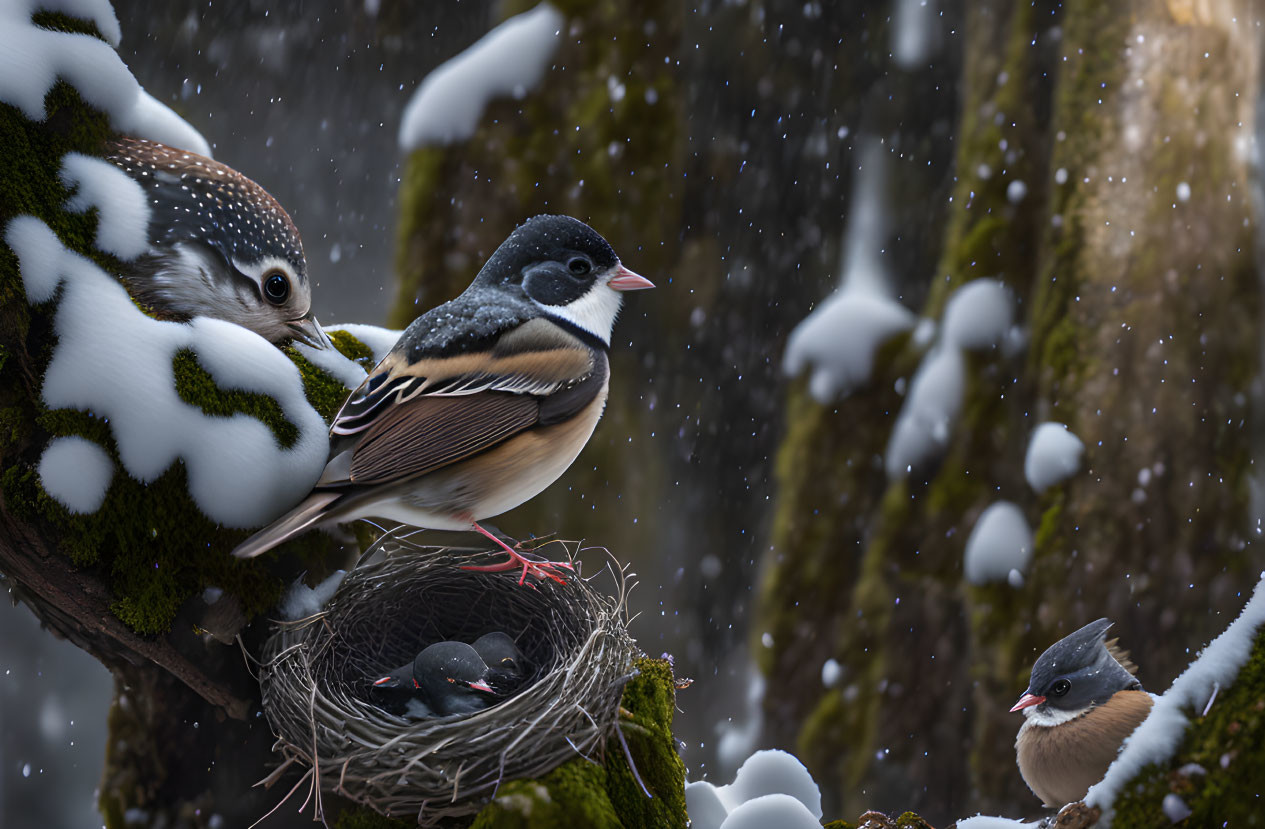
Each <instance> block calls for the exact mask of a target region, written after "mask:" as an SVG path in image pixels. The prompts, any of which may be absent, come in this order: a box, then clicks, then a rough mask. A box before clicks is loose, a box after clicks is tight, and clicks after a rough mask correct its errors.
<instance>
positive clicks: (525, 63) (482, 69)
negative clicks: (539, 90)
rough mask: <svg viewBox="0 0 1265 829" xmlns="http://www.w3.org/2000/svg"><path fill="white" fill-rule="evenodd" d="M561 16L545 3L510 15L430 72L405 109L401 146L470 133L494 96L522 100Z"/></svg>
mask: <svg viewBox="0 0 1265 829" xmlns="http://www.w3.org/2000/svg"><path fill="white" fill-rule="evenodd" d="M565 23H566V19H565V18H564V17H563V16H562V14H561V12H559V11H558V10H557V9H555V8H554V7H553V6H551V5H549V4H548V3H541V4H540V5H539V6H537V7H536V8H534V9H532V10H531V11H529V12H524V13H523V14H519V15H515V16H514V17H511V18H510V19H509V20H506V21H505V22H504V23H502V24H501V25H499V26H497V27H496V28H495V29H493V30H492V31H490V32H488V33H487V34H486V35H484V36H483V37H482V38H481V39H480V40H479V41H478V42H477V43H475V44H474V45H473V46H471V47H470V48H469V49H466V50H465V51H464V52H462V53H461V54H459V55H457V56H456V57H455V58H453V59H452V60H449V61H447V62H446V63H443V64H441V65H440V66H438V67H436V69H435V70H434V71H433V72H431V73H430V74H429V75H428V76H426V79H425V80H424V81H422V85H421V86H419V87H418V89H417V91H416V92H415V93H413V97H412V98H411V99H410V100H409V102H408V104H407V105H406V106H405V107H404V115H403V117H402V118H401V120H400V137H399V141H400V149H401V150H403V151H404V152H406V153H407V152H411V151H412V150H415V149H417V148H418V147H421V146H424V145H433V144H451V143H454V142H456V141H464V140H465V139H467V138H469V137H470V136H472V135H474V130H475V128H476V127H477V126H478V125H479V117H480V116H482V115H483V110H484V109H485V108H486V107H487V105H488V103H489V102H491V101H492V99H494V98H498V97H502V96H506V95H512V96H513V97H515V98H522V97H523V96H525V95H526V94H527V93H528V92H529V91H530V90H531V89H532V88H533V87H535V86H536V85H537V84H538V83H540V80H541V78H543V77H544V75H545V71H546V70H547V69H548V68H549V59H550V57H552V56H553V52H554V49H556V48H558V44H559V43H561V42H562V37H561V34H562V27H563V25H564V24H565Z"/></svg>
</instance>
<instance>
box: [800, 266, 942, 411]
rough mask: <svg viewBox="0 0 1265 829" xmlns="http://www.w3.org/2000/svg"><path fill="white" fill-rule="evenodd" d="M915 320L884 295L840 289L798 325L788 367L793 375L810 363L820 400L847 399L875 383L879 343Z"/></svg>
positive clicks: (812, 385) (815, 396)
mask: <svg viewBox="0 0 1265 829" xmlns="http://www.w3.org/2000/svg"><path fill="white" fill-rule="evenodd" d="M916 319H917V318H916V317H915V316H914V314H913V313H912V312H911V311H910V310H909V309H907V308H905V307H904V306H903V305H901V304H900V303H899V302H896V301H895V300H892V299H888V298H887V297H885V296H882V295H880V294H870V293H866V292H864V291H857V290H841V291H838V292H836V293H835V294H834V295H833V296H831V297H830V298H829V299H827V300H826V301H825V302H824V303H822V304H821V305H820V306H819V307H818V308H817V309H816V310H814V311H813V312H812V313H811V314H809V315H808V316H807V317H806V318H805V319H804V320H803V321H802V322H801V323H800V324H799V325H797V326H795V330H794V331H792V332H791V336H790V338H789V339H788V340H787V343H786V355H785V358H784V360H783V368H784V369H785V371H786V373H787V374H788V375H790V376H792V377H794V376H796V375H798V374H799V373H800V372H802V371H803V370H804V368H805V367H807V366H811V367H812V376H811V379H810V380H809V391H810V393H811V394H812V396H813V399H814V400H816V401H817V402H818V403H823V404H824V403H829V402H830V401H831V400H833V399H835V398H837V397H847V396H848V395H850V394H851V393H852V392H853V391H855V390H856V389H857V388H859V387H861V386H863V385H865V384H866V383H868V382H869V381H870V375H871V373H872V372H873V369H874V355H875V353H876V352H877V351H878V348H879V346H881V345H882V344H883V343H885V342H887V341H888V340H890V339H891V338H892V337H894V336H896V335H897V334H900V333H902V332H904V331H908V330H910V329H911V328H913V327H914V322H915V320H916Z"/></svg>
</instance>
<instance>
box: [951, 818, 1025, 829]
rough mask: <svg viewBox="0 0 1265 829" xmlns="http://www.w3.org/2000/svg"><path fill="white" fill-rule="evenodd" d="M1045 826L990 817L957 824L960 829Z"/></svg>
mask: <svg viewBox="0 0 1265 829" xmlns="http://www.w3.org/2000/svg"><path fill="white" fill-rule="evenodd" d="M1044 825H1045V822H1044V821H1042V820H1034V821H1032V822H1031V823H1025V822H1023V821H1022V820H1011V819H1010V818H1007V817H989V816H988V815H976V816H975V817H967V818H962V819H961V820H959V821H958V822H957V824H956V826H957V827H958V829H1021V827H1024V826H1044Z"/></svg>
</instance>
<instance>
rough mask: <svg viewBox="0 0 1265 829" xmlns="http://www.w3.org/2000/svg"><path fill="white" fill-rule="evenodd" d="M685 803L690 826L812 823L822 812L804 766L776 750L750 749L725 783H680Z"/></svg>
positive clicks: (730, 827) (816, 822)
mask: <svg viewBox="0 0 1265 829" xmlns="http://www.w3.org/2000/svg"><path fill="white" fill-rule="evenodd" d="M685 805H686V810H687V811H688V812H689V815H690V820H691V822H692V825H693V826H694V827H696V829H721V827H724V829H734V827H765V826H786V827H798V826H805V827H817V826H819V824H820V821H821V814H822V812H821V791H820V790H819V789H818V788H817V784H816V782H814V781H813V777H812V775H811V774H809V773H808V769H806V768H804V764H803V763H801V762H800V761H799V760H798V759H796V758H795V756H794V755H792V754H788V753H786V752H785V751H777V750H768V751H757V752H756V753H754V754H752V755H751V756H750V757H748V758H747V760H746V762H744V763H743V764H742V766H741V767H740V768H739V769H738V773H737V774H736V775H735V776H734V782H732V783H730V784H729V785H727V786H713V785H712V784H711V783H708V782H706V781H700V782H697V783H687V784H685ZM805 821H808V822H805Z"/></svg>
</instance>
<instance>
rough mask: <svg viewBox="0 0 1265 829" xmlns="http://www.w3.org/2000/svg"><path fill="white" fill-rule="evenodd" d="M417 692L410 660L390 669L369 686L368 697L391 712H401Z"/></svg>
mask: <svg viewBox="0 0 1265 829" xmlns="http://www.w3.org/2000/svg"><path fill="white" fill-rule="evenodd" d="M419 693H420V688H419V686H418V684H417V680H415V679H413V663H412V662H409V663H408V664H406V665H401V666H400V667H398V668H394V669H392V670H391V672H390V673H388V674H386V676H382V677H379V678H378V679H375V680H374V681H373V684H372V685H370V686H369V698H370V699H371V700H373V704H374V705H376V706H378V707H379V708H381V709H382V710H383V711H389V712H390V713H392V714H403V713H404V712H405V710H406V708H407V706H408V704H409V702H410V701H412V700H413V699H414V698H415V697H416V696H417V695H418V694H419Z"/></svg>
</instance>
